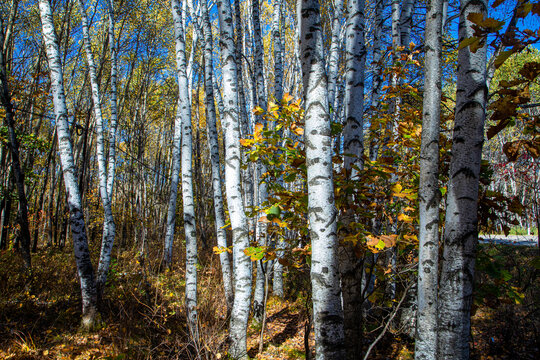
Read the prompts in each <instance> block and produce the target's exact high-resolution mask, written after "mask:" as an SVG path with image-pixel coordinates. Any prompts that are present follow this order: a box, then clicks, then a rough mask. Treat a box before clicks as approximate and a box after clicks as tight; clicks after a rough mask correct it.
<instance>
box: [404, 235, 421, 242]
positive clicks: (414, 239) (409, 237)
mask: <svg viewBox="0 0 540 360" xmlns="http://www.w3.org/2000/svg"><path fill="white" fill-rule="evenodd" d="M403 238H404V239H405V240H409V241H414V242H418V237H417V236H416V235H403Z"/></svg>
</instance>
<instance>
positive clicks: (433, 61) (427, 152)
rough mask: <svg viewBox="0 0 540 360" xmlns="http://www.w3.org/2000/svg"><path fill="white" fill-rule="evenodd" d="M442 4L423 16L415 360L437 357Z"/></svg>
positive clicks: (435, 3) (433, 4)
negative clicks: (422, 86)
mask: <svg viewBox="0 0 540 360" xmlns="http://www.w3.org/2000/svg"><path fill="white" fill-rule="evenodd" d="M442 5H443V0H431V1H430V2H429V3H428V7H427V13H426V30H425V51H426V59H425V65H424V66H425V67H424V73H425V77H424V79H425V80H424V102H423V110H422V144H421V149H420V184H419V187H418V200H419V213H420V234H419V242H420V243H419V256H418V297H417V302H418V309H417V317H416V319H417V320H416V325H417V326H416V342H415V352H414V354H415V358H416V359H425V360H435V359H436V358H437V285H438V284H437V281H438V272H439V265H438V264H439V203H440V198H441V192H440V191H439V135H440V118H441V91H442V90H441V86H442V68H441V52H442V33H441V30H442Z"/></svg>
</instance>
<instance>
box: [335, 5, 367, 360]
mask: <svg viewBox="0 0 540 360" xmlns="http://www.w3.org/2000/svg"><path fill="white" fill-rule="evenodd" d="M364 5H365V3H364V0H350V1H348V2H347V28H346V34H345V39H346V43H345V99H344V118H345V127H344V129H343V136H344V139H343V152H344V153H345V154H346V155H345V158H344V167H345V170H346V171H347V173H348V174H349V176H350V177H351V179H355V178H357V170H355V169H354V168H353V164H354V165H356V166H357V167H359V168H362V166H363V159H362V157H363V154H364V132H363V127H364V71H365V63H366V46H365V41H364V22H365V21H364ZM346 216H347V214H346ZM351 220H352V219H351ZM351 220H347V221H351ZM339 264H340V273H341V289H342V292H343V314H344V331H345V346H346V351H347V358H348V359H356V358H358V357H360V356H361V354H362V341H361V340H359V339H361V334H362V260H361V259H359V258H358V257H357V256H356V252H355V251H354V250H353V249H351V247H350V246H348V245H343V246H342V247H341V248H340V249H339Z"/></svg>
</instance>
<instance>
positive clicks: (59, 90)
mask: <svg viewBox="0 0 540 360" xmlns="http://www.w3.org/2000/svg"><path fill="white" fill-rule="evenodd" d="M39 10H40V14H41V23H42V27H43V41H44V44H45V47H46V50H47V58H48V61H49V69H50V77H51V89H52V98H53V104H54V113H55V123H56V128H57V132H58V149H59V153H60V161H61V162H62V170H63V174H64V184H65V187H66V192H67V193H68V199H67V201H68V207H69V214H70V227H71V233H72V236H73V248H74V251H75V260H76V263H77V272H78V275H79V280H80V283H81V294H82V314H83V322H82V324H83V326H84V327H87V328H89V327H92V326H93V325H94V321H95V317H96V314H97V292H96V283H95V281H94V268H93V267H92V262H91V261H90V252H89V251H88V241H87V237H86V231H85V227H84V216H83V212H82V208H81V194H80V193H79V184H78V183H77V177H76V169H75V162H74V161H73V149H72V146H71V138H70V134H69V125H68V121H67V106H66V96H65V93H64V76H63V72H62V64H61V63H60V52H59V50H58V39H57V38H56V33H55V31H54V23H53V16H52V11H51V6H50V4H49V1H48V0H40V1H39Z"/></svg>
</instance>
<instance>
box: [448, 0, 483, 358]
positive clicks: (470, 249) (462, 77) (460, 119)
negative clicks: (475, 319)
mask: <svg viewBox="0 0 540 360" xmlns="http://www.w3.org/2000/svg"><path fill="white" fill-rule="evenodd" d="M487 6H488V4H487V1H485V0H482V1H471V0H464V1H462V2H461V4H460V19H459V30H458V36H459V40H460V42H461V41H463V40H464V39H467V38H470V37H472V36H474V35H473V33H474V30H473V27H472V22H471V21H469V20H468V16H469V14H474V13H478V14H482V16H483V17H486V15H487ZM456 86H457V90H456V109H455V123H454V134H453V139H452V152H451V153H452V159H451V160H450V172H449V179H450V180H449V182H448V194H447V200H446V202H447V203H446V221H445V230H444V251H443V260H442V261H443V265H442V273H441V278H440V286H439V289H440V290H439V315H438V316H439V323H438V331H439V334H438V336H439V340H438V347H439V348H438V353H439V358H441V359H468V358H469V336H470V327H471V321H470V315H471V314H470V311H471V305H472V301H473V280H474V262H475V256H476V244H477V242H478V214H477V208H478V186H479V178H480V162H481V158H482V144H483V141H484V120H485V105H486V97H487V86H486V46H483V47H481V48H480V49H478V50H477V51H476V52H472V51H471V50H470V48H469V47H464V48H462V49H460V50H459V52H458V68H457V85H456Z"/></svg>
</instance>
